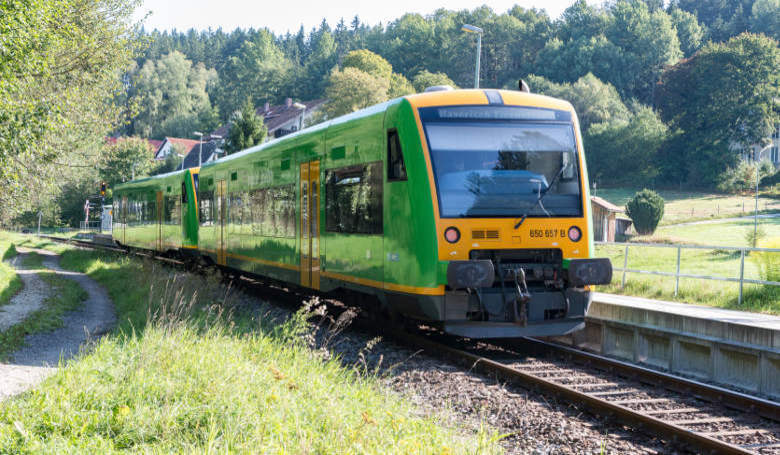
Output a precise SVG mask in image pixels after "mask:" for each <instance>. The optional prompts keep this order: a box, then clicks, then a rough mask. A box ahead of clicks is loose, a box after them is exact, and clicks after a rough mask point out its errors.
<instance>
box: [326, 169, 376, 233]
mask: <svg viewBox="0 0 780 455" xmlns="http://www.w3.org/2000/svg"><path fill="white" fill-rule="evenodd" d="M325 205H326V217H325V218H326V219H325V230H326V231H328V232H339V233H345V234H346V233H350V234H381V233H382V232H383V224H382V163H381V162H376V163H369V164H365V165H358V166H349V167H344V168H340V169H331V170H328V172H327V177H326V179H325Z"/></svg>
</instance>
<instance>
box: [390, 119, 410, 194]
mask: <svg viewBox="0 0 780 455" xmlns="http://www.w3.org/2000/svg"><path fill="white" fill-rule="evenodd" d="M387 180H388V181H389V182H393V181H395V182H397V181H403V180H406V165H405V164H404V155H403V152H402V151H401V139H400V138H399V137H398V131H397V130H388V131H387Z"/></svg>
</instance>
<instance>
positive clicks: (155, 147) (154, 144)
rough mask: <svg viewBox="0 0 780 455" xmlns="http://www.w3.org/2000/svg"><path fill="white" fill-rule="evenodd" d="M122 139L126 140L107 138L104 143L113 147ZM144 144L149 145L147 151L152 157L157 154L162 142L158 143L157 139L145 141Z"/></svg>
mask: <svg viewBox="0 0 780 455" xmlns="http://www.w3.org/2000/svg"><path fill="white" fill-rule="evenodd" d="M122 139H127V137H107V138H106V143H108V144H111V145H114V144H116V143H117V142H119V141H120V140H122ZM146 142H147V143H148V144H149V151H150V152H151V154H152V156H154V155H155V154H156V153H157V150H158V149H159V148H160V146H161V145H162V143H163V141H159V140H157V139H146Z"/></svg>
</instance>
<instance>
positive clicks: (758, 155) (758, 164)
mask: <svg viewBox="0 0 780 455" xmlns="http://www.w3.org/2000/svg"><path fill="white" fill-rule="evenodd" d="M769 147H772V144H769V145H767V146H766V147H764V148H762V149H761V150H759V151H758V153H756V209H755V211H754V217H753V248H755V247H756V242H757V241H758V238H756V236H757V235H758V171H759V168H760V167H761V155H762V154H763V153H764V151H765V150H767V149H768V148H769Z"/></svg>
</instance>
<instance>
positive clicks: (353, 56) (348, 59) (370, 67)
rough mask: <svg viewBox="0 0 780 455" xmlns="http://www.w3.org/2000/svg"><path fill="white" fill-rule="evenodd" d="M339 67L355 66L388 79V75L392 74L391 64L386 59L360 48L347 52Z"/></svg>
mask: <svg viewBox="0 0 780 455" xmlns="http://www.w3.org/2000/svg"><path fill="white" fill-rule="evenodd" d="M341 67H342V68H348V67H352V68H357V69H359V70H360V71H363V72H364V73H368V74H370V75H372V76H374V77H378V78H382V79H390V76H391V75H392V74H393V66H392V65H390V63H389V62H388V61H387V60H385V59H384V58H382V57H381V56H379V55H377V54H375V53H373V52H371V51H369V50H368V49H360V50H356V51H352V52H350V53H348V54H347V55H345V56H344V59H343V60H342V61H341Z"/></svg>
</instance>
